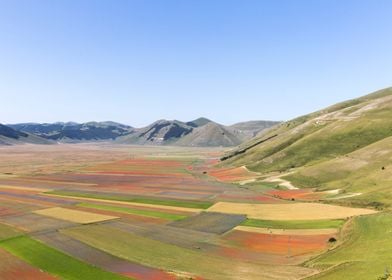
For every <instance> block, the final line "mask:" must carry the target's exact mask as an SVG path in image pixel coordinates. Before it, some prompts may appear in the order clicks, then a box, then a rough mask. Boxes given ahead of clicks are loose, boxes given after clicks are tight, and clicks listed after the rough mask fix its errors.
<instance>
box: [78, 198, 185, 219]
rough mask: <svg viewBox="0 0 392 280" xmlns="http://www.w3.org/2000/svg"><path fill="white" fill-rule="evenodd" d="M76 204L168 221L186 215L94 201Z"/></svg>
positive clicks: (182, 217)
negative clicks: (95, 202)
mask: <svg viewBox="0 0 392 280" xmlns="http://www.w3.org/2000/svg"><path fill="white" fill-rule="evenodd" d="M77 206H80V207H85V208H92V209H100V210H108V211H112V212H120V213H127V214H134V215H141V216H147V217H153V218H160V219H165V220H169V221H177V220H182V219H184V218H186V217H187V216H186V215H180V214H174V213H167V212H166V213H165V212H162V211H154V210H146V209H137V208H136V209H135V208H134V209H132V208H127V207H121V206H114V205H104V204H94V203H86V202H83V203H79V204H78V205H77Z"/></svg>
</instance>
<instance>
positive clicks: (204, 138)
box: [8, 118, 278, 147]
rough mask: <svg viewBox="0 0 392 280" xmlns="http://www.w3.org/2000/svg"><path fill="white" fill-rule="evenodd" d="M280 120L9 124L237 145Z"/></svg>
mask: <svg viewBox="0 0 392 280" xmlns="http://www.w3.org/2000/svg"><path fill="white" fill-rule="evenodd" d="M277 123H278V122H272V121H250V122H243V123H238V124H234V125H232V126H224V125H221V124H218V123H216V122H213V121H211V120H209V119H206V118H198V119H196V120H193V121H189V122H182V121H178V120H159V121H156V122H154V123H152V124H150V125H148V126H146V127H143V128H133V127H131V126H128V125H124V124H120V123H116V122H110V121H107V122H87V123H75V122H56V123H20V124H11V125H8V126H9V127H10V128H11V129H13V131H15V133H21V134H23V133H24V134H31V135H35V136H37V137H39V138H45V139H48V140H52V141H56V142H62V143H78V142H93V141H114V142H115V143H119V144H135V145H177V146H195V147H204V146H211V147H215V146H223V147H229V146H236V145H239V144H241V143H243V142H244V141H246V140H249V139H250V138H252V137H254V136H255V135H257V134H258V133H259V132H261V131H264V130H265V129H267V128H270V127H271V126H274V125H276V124H277Z"/></svg>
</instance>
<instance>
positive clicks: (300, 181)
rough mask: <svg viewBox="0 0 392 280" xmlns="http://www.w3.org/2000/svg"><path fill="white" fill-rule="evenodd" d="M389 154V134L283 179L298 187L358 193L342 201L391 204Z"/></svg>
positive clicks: (391, 150) (391, 148)
mask: <svg viewBox="0 0 392 280" xmlns="http://www.w3.org/2000/svg"><path fill="white" fill-rule="evenodd" d="M391 158H392V137H388V138H386V139H383V140H381V141H378V142H376V143H374V144H372V145H369V146H367V147H365V148H362V149H359V150H357V151H355V152H353V153H349V154H347V155H346V156H344V157H339V158H336V159H332V160H329V161H324V162H321V163H319V164H315V165H313V166H309V167H307V168H304V169H303V170H300V171H299V172H298V173H296V174H293V175H290V176H287V177H286V179H288V180H290V181H291V182H292V183H294V184H295V185H297V186H300V187H307V186H314V187H318V188H319V189H338V188H339V189H342V190H343V191H344V192H346V193H347V192H349V193H362V194H361V195H360V196H355V197H351V198H347V199H345V202H346V203H352V204H355V205H360V206H366V205H369V204H370V205H372V204H371V203H373V204H374V202H378V203H381V204H383V205H385V206H388V207H389V206H392V189H391V188H390V185H391V182H392V162H391ZM343 195H344V194H343Z"/></svg>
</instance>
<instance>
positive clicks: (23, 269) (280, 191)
mask: <svg viewBox="0 0 392 280" xmlns="http://www.w3.org/2000/svg"><path fill="white" fill-rule="evenodd" d="M223 152H224V151H223V150H222V149H216V148H215V149H212V148H178V147H177V148H173V147H141V146H127V145H116V146H114V145H107V144H99V145H90V144H89V145H87V144H77V145H52V146H39V145H37V146H35V145H22V146H10V147H1V148H0V155H1V156H0V260H1V263H2V264H1V265H0V279H21V277H22V278H23V277H24V276H25V275H29V277H30V276H31V277H33V278H34V279H213V280H215V279H217V280H219V279H304V278H308V277H311V278H312V279H313V278H314V279H316V278H317V279H343V278H341V277H343V276H344V279H373V278H374V279H376V278H377V277H378V276H383V273H384V272H385V268H386V267H388V265H389V263H390V261H392V260H390V258H391V256H392V254H390V253H389V251H388V248H389V245H390V244H392V238H391V235H390V234H389V232H390V231H391V230H392V229H391V230H390V229H389V225H390V223H389V220H390V219H391V217H392V215H390V213H388V212H383V213H377V212H376V211H374V210H371V209H361V208H349V207H342V206H334V205H329V204H323V203H319V202H317V201H318V200H319V199H320V194H317V193H314V192H312V190H302V189H296V188H285V187H284V186H279V187H277V184H279V183H280V181H276V180H275V181H274V180H270V181H269V182H264V183H260V182H258V183H254V178H256V177H257V176H258V174H257V173H254V172H250V171H249V170H247V169H246V168H237V169H218V168H216V167H215V164H216V163H217V162H218V159H219V157H220V156H221V155H222V153H223ZM323 195H326V194H323ZM368 229H369V230H368ZM386 232H387V234H386ZM369 249H371V250H370V251H372V253H371V254H369ZM377 256H384V258H383V259H379V258H378V257H377ZM369 266H370V267H371V269H363V268H364V267H369Z"/></svg>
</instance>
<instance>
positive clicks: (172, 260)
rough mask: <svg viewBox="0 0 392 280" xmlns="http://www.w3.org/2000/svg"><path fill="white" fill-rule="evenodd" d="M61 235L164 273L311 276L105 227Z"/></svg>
mask: <svg viewBox="0 0 392 280" xmlns="http://www.w3.org/2000/svg"><path fill="white" fill-rule="evenodd" d="M61 232H62V233H64V234H66V235H69V236H70V237H73V238H75V239H77V240H80V241H81V242H84V243H86V244H88V245H90V246H92V247H96V248H98V249H101V250H103V251H106V252H108V253H111V254H113V255H117V256H119V257H124V258H126V259H128V260H131V261H136V262H139V263H142V264H144V265H147V266H152V267H157V268H161V269H164V270H171V271H179V272H182V271H186V272H190V273H193V274H194V275H197V276H200V277H205V278H207V279H216V280H220V279H238V278H239V277H241V275H242V273H243V271H244V270H246V271H247V277H248V279H282V278H284V279H295V278H297V277H298V275H302V276H305V275H309V274H311V273H312V272H313V271H312V270H311V269H306V268H301V267H290V266H289V267H285V268H283V267H280V266H276V267H271V266H266V265H265V266H263V265H259V264H258V265H255V264H252V263H241V264H238V263H237V262H236V261H233V260H230V259H228V258H223V257H219V256H216V255H214V256H213V255H210V254H208V253H203V252H200V251H197V250H191V249H185V248H181V247H178V246H175V245H171V244H166V243H163V242H159V241H156V240H152V239H149V238H145V237H142V236H138V235H135V234H131V233H129V232H125V231H123V230H118V229H115V228H113V227H109V226H105V225H88V226H83V227H74V228H70V229H65V230H62V231H61ZM109 236H116V237H117V238H115V239H113V238H109ZM108 241H109V242H108ZM195 264H197V266H196V265H195ZM293 275H295V277H294V276H293Z"/></svg>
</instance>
